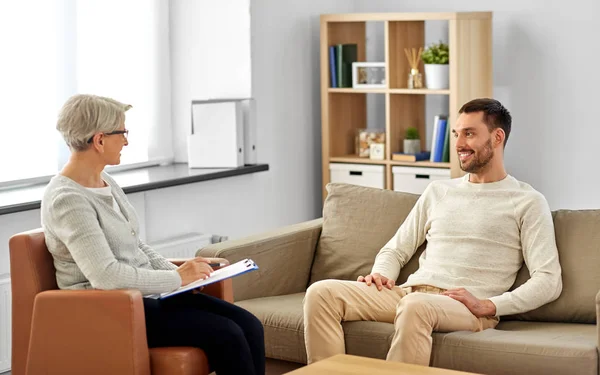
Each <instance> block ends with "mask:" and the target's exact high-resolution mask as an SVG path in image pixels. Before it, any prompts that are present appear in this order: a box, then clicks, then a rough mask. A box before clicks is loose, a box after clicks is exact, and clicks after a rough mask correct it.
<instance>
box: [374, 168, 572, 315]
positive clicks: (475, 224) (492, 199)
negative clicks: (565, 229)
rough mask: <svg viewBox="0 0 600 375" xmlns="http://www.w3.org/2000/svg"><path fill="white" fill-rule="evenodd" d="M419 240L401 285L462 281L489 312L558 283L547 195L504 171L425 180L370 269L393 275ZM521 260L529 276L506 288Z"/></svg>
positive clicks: (504, 310)
mask: <svg viewBox="0 0 600 375" xmlns="http://www.w3.org/2000/svg"><path fill="white" fill-rule="evenodd" d="M425 240H427V249H426V250H425V252H423V254H422V255H421V257H420V259H419V269H418V271H416V272H415V273H414V274H412V275H410V276H409V278H408V280H407V282H406V283H405V284H403V286H412V285H421V284H427V285H432V286H436V287H438V288H444V289H450V288H465V289H466V290H468V291H469V292H471V293H472V294H473V295H475V296H476V297H477V298H480V299H490V300H491V301H492V302H493V303H494V305H496V315H497V316H501V315H508V314H515V313H520V312H525V311H529V310H532V309H535V308H537V307H539V306H541V305H543V304H545V303H548V302H551V301H553V300H555V299H556V298H558V296H559V295H560V292H561V290H562V281H561V269H560V264H559V262H558V251H557V248H556V241H555V237H554V225H553V222H552V215H551V213H550V209H549V207H548V203H547V202H546V199H545V198H544V196H543V195H542V194H540V193H539V192H537V191H536V190H534V189H533V188H532V187H531V186H529V185H528V184H525V183H523V182H519V181H517V180H516V179H515V178H513V177H512V176H507V177H506V178H504V179H503V180H501V181H498V182H493V183H481V184H476V183H471V182H469V175H468V174H467V175H465V176H464V177H462V178H457V179H452V180H447V181H434V182H432V183H431V184H429V186H428V187H427V189H426V190H425V192H424V193H423V194H422V195H421V197H420V198H419V200H418V201H417V203H416V205H415V206H414V208H413V209H412V211H411V212H410V214H409V215H408V217H407V218H406V220H405V221H404V223H403V224H402V225H401V226H400V228H399V229H398V232H397V233H396V234H395V235H394V237H393V238H392V239H391V240H390V241H389V242H388V243H387V244H386V245H385V246H384V247H383V248H382V249H381V250H380V251H379V254H378V255H377V257H376V259H375V264H374V266H373V269H372V272H373V273H375V272H378V273H380V274H381V275H383V276H385V277H388V278H391V279H393V280H395V279H396V278H397V277H398V274H399V272H400V268H401V267H403V266H404V265H405V264H406V263H407V262H408V260H409V259H410V258H411V256H412V255H413V254H414V253H415V251H416V249H417V248H418V247H419V246H420V245H421V244H422V243H423V242H424V241H425ZM523 261H525V264H527V267H528V269H529V272H530V274H531V279H529V280H528V281H527V282H526V283H525V284H523V285H521V286H520V287H518V288H516V289H515V290H513V291H511V292H508V290H509V289H510V287H511V286H512V285H513V283H514V281H515V278H516V275H517V272H518V271H519V269H520V268H521V266H522V264H523Z"/></svg>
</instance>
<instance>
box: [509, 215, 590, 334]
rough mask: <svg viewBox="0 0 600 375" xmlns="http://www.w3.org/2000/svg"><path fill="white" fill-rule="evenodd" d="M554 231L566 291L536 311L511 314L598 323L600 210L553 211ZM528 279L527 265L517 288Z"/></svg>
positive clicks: (553, 320) (557, 320)
mask: <svg viewBox="0 0 600 375" xmlns="http://www.w3.org/2000/svg"><path fill="white" fill-rule="evenodd" d="M553 217H554V231H555V233H556V244H557V246H558V254H559V259H560V265H561V268H562V281H563V290H562V293H561V295H560V297H559V298H558V299H557V300H556V301H554V302H551V303H549V304H547V305H544V306H541V307H540V308H538V309H535V310H533V311H530V312H527V313H524V314H519V315H517V316H513V317H510V318H511V319H519V320H535V321H548V322H576V323H595V322H596V304H595V298H596V294H597V293H598V291H599V290H600V272H598V269H600V210H580V211H573V210H559V211H556V212H553ZM527 279H529V271H528V270H527V267H526V266H523V269H522V270H521V271H520V272H519V275H518V277H517V281H516V282H515V287H517V286H519V285H521V284H523V283H524V282H525V281H527Z"/></svg>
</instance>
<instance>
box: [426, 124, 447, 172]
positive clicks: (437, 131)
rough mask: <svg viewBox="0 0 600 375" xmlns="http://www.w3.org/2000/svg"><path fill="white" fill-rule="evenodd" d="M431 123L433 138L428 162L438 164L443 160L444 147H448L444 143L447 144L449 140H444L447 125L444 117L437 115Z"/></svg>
mask: <svg viewBox="0 0 600 375" xmlns="http://www.w3.org/2000/svg"><path fill="white" fill-rule="evenodd" d="M433 121H434V123H433V138H432V140H431V156H430V158H429V160H430V161H431V162H436V163H439V162H441V161H443V159H444V147H449V146H446V142H449V140H450V138H449V137H448V139H447V140H446V133H447V131H448V130H449V129H448V128H449V124H448V119H447V117H446V116H445V115H437V116H435V117H434V119H433ZM448 151H449V150H448ZM448 155H449V154H448Z"/></svg>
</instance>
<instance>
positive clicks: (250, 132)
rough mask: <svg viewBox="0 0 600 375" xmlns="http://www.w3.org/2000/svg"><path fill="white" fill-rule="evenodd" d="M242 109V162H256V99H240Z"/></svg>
mask: <svg viewBox="0 0 600 375" xmlns="http://www.w3.org/2000/svg"><path fill="white" fill-rule="evenodd" d="M242 107H243V109H244V163H245V164H257V163H258V158H257V156H256V153H257V150H256V100H254V99H253V98H249V99H245V100H242Z"/></svg>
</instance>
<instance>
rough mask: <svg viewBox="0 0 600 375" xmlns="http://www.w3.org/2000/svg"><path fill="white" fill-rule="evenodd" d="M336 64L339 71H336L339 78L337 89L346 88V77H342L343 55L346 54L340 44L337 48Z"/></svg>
mask: <svg viewBox="0 0 600 375" xmlns="http://www.w3.org/2000/svg"><path fill="white" fill-rule="evenodd" d="M335 48H336V56H335V57H336V60H335V62H336V64H337V71H336V73H337V74H336V76H337V81H338V82H337V84H338V86H337V87H345V86H344V76H343V75H342V65H343V59H342V53H343V52H344V51H343V50H344V48H343V46H342V45H341V44H338V45H337V46H336V47H335Z"/></svg>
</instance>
